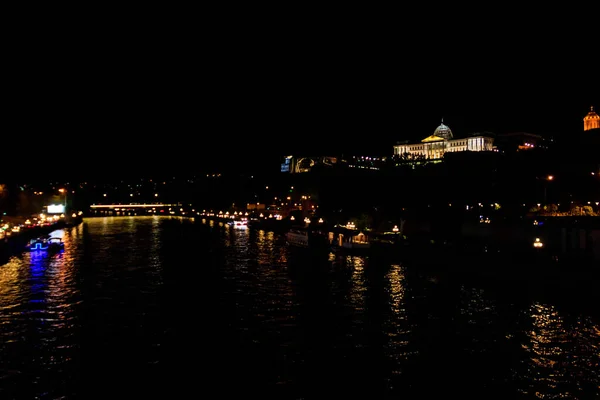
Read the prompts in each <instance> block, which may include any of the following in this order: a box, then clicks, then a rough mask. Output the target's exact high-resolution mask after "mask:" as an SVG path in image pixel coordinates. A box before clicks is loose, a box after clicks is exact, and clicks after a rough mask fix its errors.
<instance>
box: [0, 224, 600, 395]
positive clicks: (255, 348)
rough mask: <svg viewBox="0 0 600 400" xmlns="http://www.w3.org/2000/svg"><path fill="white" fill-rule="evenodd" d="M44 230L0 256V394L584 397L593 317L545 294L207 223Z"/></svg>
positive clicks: (592, 358) (598, 343)
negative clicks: (39, 250) (51, 250)
mask: <svg viewBox="0 0 600 400" xmlns="http://www.w3.org/2000/svg"><path fill="white" fill-rule="evenodd" d="M56 234H60V235H62V237H63V240H64V242H65V249H64V251H63V252H62V253H60V254H54V255H39V254H37V255H36V254H33V253H32V254H29V253H24V254H22V255H19V256H17V257H12V258H11V259H10V260H9V261H8V262H7V263H6V264H4V265H2V266H0V338H1V340H0V397H1V398H11V396H13V395H14V394H15V393H19V394H20V395H22V396H21V397H25V398H35V397H44V398H61V397H62V398H64V397H70V396H72V397H89V396H90V394H93V392H94V390H98V385H97V384H96V385H94V384H93V382H96V381H101V382H103V384H102V385H101V387H104V388H105V389H106V390H107V391H109V392H110V391H112V390H117V388H128V387H129V388H130V390H131V392H132V393H135V394H136V395H138V396H140V395H141V394H140V390H141V389H140V388H141V387H147V388H148V389H147V392H148V393H150V394H153V395H157V393H159V392H160V391H161V390H163V391H166V392H167V393H170V396H171V397H173V393H171V391H173V390H174V389H173V386H174V385H173V383H174V382H177V384H178V385H179V386H180V387H181V388H182V389H181V391H182V393H186V392H187V391H189V390H198V389H197V385H198V384H201V385H202V386H203V387H206V388H212V387H215V388H218V389H219V390H220V393H221V395H222V396H223V397H224V398H234V397H235V396H234V394H245V395H248V396H253V395H256V394H260V395H262V396H263V397H265V396H268V395H270V394H274V397H276V398H279V399H285V398H290V399H292V398H293V399H298V398H307V399H309V398H320V397H319V396H329V397H333V398H336V397H347V398H355V397H356V395H357V393H360V392H367V391H368V392H369V393H370V397H369V398H401V397H410V396H413V395H415V394H417V398H429V397H431V398H443V397H444V396H446V397H448V396H450V395H454V394H462V395H463V397H466V396H468V395H473V396H477V398H506V399H507V398H549V399H553V398H556V399H558V398H570V399H588V398H597V397H598V396H599V395H600V378H599V377H598V375H599V374H598V371H599V370H600V356H599V354H600V325H599V322H598V315H591V314H589V313H585V312H583V311H578V310H577V309H576V308H575V309H574V308H573V307H564V306H563V304H561V303H560V302H559V301H557V303H556V304H550V303H548V302H541V301H539V300H537V299H534V298H529V297H527V294H526V293H525V294H523V293H521V294H520V295H517V294H514V295H513V294H511V293H509V294H507V293H506V291H504V292H503V291H500V292H501V294H500V295H499V294H498V292H497V291H496V290H493V289H491V288H489V287H487V286H486V287H483V286H478V285H476V284H472V283H470V284H468V285H467V284H466V283H464V282H460V280H457V279H453V278H452V277H449V276H447V275H444V274H437V273H435V274H434V273H430V272H425V271H421V270H418V269H415V267H414V266H411V265H405V264H402V263H398V262H397V261H395V262H394V263H391V262H387V261H384V260H380V259H378V258H374V257H371V256H369V255H353V254H341V253H340V254H337V253H333V252H330V253H327V254H325V253H311V252H306V251H303V250H302V249H293V248H289V247H288V246H287V244H286V242H285V238H284V236H283V235H282V234H278V233H273V232H270V231H264V230H258V229H253V228H250V229H235V228H234V227H232V226H230V225H227V224H223V223H219V222H213V221H208V220H206V221H201V220H198V221H195V222H194V221H192V220H188V219H182V218H177V217H107V218H97V219H87V220H86V221H85V223H84V224H82V225H79V226H77V227H74V228H68V229H65V230H63V231H60V232H56ZM298 250H300V251H298ZM206 371H209V372H206ZM179 376H185V377H186V378H185V379H183V378H181V379H179V378H178V377H179ZM90 382H92V385H91V386H90V385H89V384H90ZM231 382H235V384H232V383H231ZM207 390H208V389H207ZM168 396H169V394H168V395H167V397H165V398H168ZM519 396H520V397H519ZM15 397H17V396H15ZM174 397H177V396H174Z"/></svg>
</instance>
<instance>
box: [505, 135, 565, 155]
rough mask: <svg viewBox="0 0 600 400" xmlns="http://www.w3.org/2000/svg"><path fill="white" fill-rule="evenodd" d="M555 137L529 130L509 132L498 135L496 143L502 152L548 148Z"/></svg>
mask: <svg viewBox="0 0 600 400" xmlns="http://www.w3.org/2000/svg"><path fill="white" fill-rule="evenodd" d="M552 142H553V139H552V138H550V139H546V138H544V137H543V136H541V135H536V134H533V133H529V132H509V133H502V134H499V135H497V136H496V141H495V145H496V146H497V147H498V149H499V150H500V151H501V152H514V151H530V150H535V149H537V150H548V147H549V146H550V145H551V143H552Z"/></svg>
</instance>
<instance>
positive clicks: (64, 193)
mask: <svg viewBox="0 0 600 400" xmlns="http://www.w3.org/2000/svg"><path fill="white" fill-rule="evenodd" d="M58 191H59V192H60V193H62V194H63V196H64V198H63V207H64V208H65V213H66V212H67V190H66V189H63V188H60V189H58Z"/></svg>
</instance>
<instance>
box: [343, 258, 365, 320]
mask: <svg viewBox="0 0 600 400" xmlns="http://www.w3.org/2000/svg"><path fill="white" fill-rule="evenodd" d="M365 263H366V262H365V258H364V257H360V256H350V255H349V256H347V257H346V265H348V266H350V267H351V268H352V275H351V278H350V280H351V283H352V287H351V289H350V292H349V297H350V303H351V304H352V306H353V307H354V309H355V310H356V311H359V312H362V311H364V309H365V300H366V299H365V295H366V291H367V284H366V282H365Z"/></svg>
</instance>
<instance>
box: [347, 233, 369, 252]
mask: <svg viewBox="0 0 600 400" xmlns="http://www.w3.org/2000/svg"><path fill="white" fill-rule="evenodd" d="M339 240H340V242H341V243H340V245H341V247H342V248H344V249H348V250H366V249H370V248H371V242H370V240H369V237H368V236H367V235H365V234H364V233H362V232H360V233H359V234H358V235H352V234H350V235H340V239H339Z"/></svg>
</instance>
